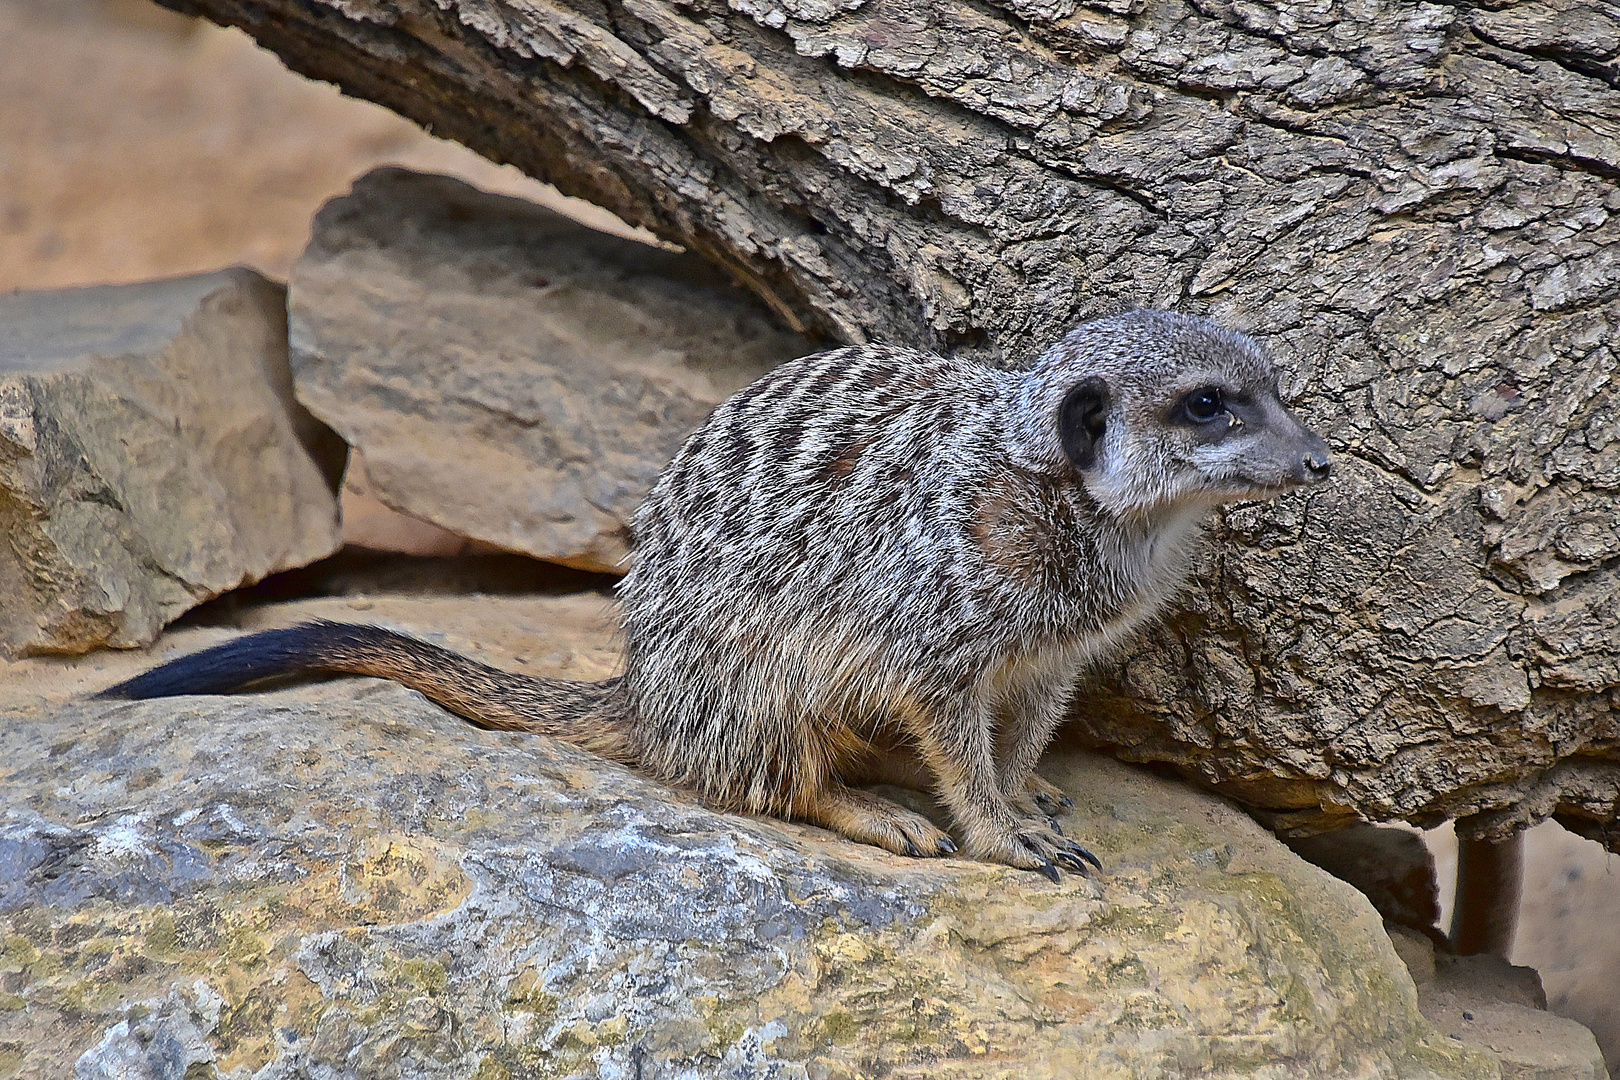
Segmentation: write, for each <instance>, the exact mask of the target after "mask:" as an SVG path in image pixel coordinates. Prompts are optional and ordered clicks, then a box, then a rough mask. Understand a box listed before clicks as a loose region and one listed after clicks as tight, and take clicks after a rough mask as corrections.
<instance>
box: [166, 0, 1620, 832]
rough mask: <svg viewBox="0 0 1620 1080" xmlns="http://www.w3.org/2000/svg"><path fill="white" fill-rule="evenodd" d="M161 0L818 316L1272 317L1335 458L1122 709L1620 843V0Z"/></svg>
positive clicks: (1230, 542)
mask: <svg viewBox="0 0 1620 1080" xmlns="http://www.w3.org/2000/svg"><path fill="white" fill-rule="evenodd" d="M166 2H169V3H170V6H173V7H176V8H178V9H181V10H185V11H191V12H200V13H203V14H206V15H208V16H210V17H212V18H215V19H217V20H220V21H224V22H230V23H235V24H238V25H241V26H244V27H245V28H246V29H247V30H248V31H249V32H250V33H252V34H254V35H255V36H256V37H257V38H258V39H259V40H260V41H261V42H263V43H264V44H265V45H267V46H269V47H270V48H272V49H274V50H276V51H277V52H279V53H280V54H281V55H282V56H283V57H284V58H286V60H287V61H288V63H289V64H291V66H293V67H294V68H295V69H297V70H299V71H302V72H304V73H306V74H310V75H313V76H316V77H319V78H324V79H331V80H333V81H336V82H338V83H340V84H341V85H343V86H344V87H345V88H346V89H347V90H348V91H349V92H351V93H354V94H357V95H360V96H363V97H367V98H371V99H373V100H376V101H380V102H382V103H384V104H387V105H389V106H391V107H393V108H395V109H397V110H399V111H401V112H403V113H405V114H406V115H409V116H411V117H413V118H415V119H417V120H419V121H421V122H423V123H424V124H428V125H431V126H432V128H433V129H434V130H435V131H437V132H438V133H440V134H443V135H447V136H450V137H453V138H456V139H459V140H461V141H463V142H466V143H468V144H469V145H471V146H473V147H474V148H476V149H479V150H481V151H483V152H484V153H486V154H489V155H490V156H492V157H495V158H498V159H500V160H503V161H510V162H512V163H514V164H516V165H518V166H519V167H520V168H523V169H524V170H526V171H527V172H530V173H532V174H534V175H536V176H540V177H543V178H545V179H548V180H552V181H554V182H555V183H557V184H558V185H559V186H561V187H562V188H563V189H564V190H566V191H569V192H571V193H574V194H579V195H583V196H586V197H588V198H590V199H593V200H595V201H597V202H599V203H601V204H603V205H605V206H608V207H609V208H611V209H613V210H615V211H616V212H618V213H619V214H621V215H623V216H624V217H626V218H627V219H629V220H631V221H633V222H636V223H639V224H644V225H646V226H648V227H649V228H651V229H653V230H655V231H656V232H658V233H660V234H661V235H663V236H665V237H667V238H668V239H670V240H674V241H678V242H679V243H681V244H684V245H686V246H687V247H689V248H690V249H692V250H694V251H696V252H698V253H700V254H703V255H705V256H708V257H710V258H712V259H714V260H716V261H718V262H720V263H722V264H724V265H725V266H727V267H729V268H731V269H732V270H733V271H734V272H735V273H736V274H737V275H738V276H739V277H740V278H741V279H743V280H744V281H745V283H747V284H748V285H749V286H750V287H751V288H753V289H754V290H755V291H756V292H758V293H759V294H760V295H761V296H763V297H765V298H766V299H767V300H768V301H769V302H771V303H772V304H773V306H774V307H775V308H776V309H777V310H778V311H780V312H781V313H783V314H784V315H785V316H786V317H788V318H789V319H790V320H791V321H794V322H795V323H796V324H797V325H799V326H802V327H803V328H805V329H807V330H808V331H810V332H812V333H816V334H820V335H823V336H825V337H828V338H834V339H840V340H847V341H854V340H865V339H881V340H886V341H894V342H903V343H907V344H913V345H924V346H935V347H938V348H941V349H949V350H957V351H961V352H967V353H971V354H975V355H980V356H983V357H985V358H986V359H989V360H991V361H993V362H998V363H1007V364H1016V363H1019V362H1022V361H1024V360H1027V359H1028V358H1029V357H1031V356H1032V354H1034V353H1035V352H1036V351H1038V350H1039V349H1040V348H1041V347H1042V346H1043V345H1044V344H1045V343H1047V342H1049V341H1051V340H1052V339H1054V338H1056V337H1057V336H1058V335H1059V334H1060V333H1062V332H1063V331H1064V330H1065V329H1066V328H1068V327H1069V326H1071V325H1072V324H1073V323H1075V322H1076V321H1078V320H1080V319H1082V318H1084V317H1086V316H1089V315H1094V314H1097V313H1100V312H1104V311H1107V310H1110V309H1113V308H1117V307H1118V306H1120V305H1123V304H1131V303H1136V304H1154V305H1165V306H1169V305H1174V306H1179V307H1182V308H1184V309H1188V310H1193V311H1201V312H1207V313H1210V314H1212V315H1214V316H1215V317H1217V318H1219V319H1222V320H1224V321H1226V322H1228V323H1230V324H1233V325H1236V326H1238V327H1241V328H1244V329H1247V330H1250V331H1252V332H1253V333H1255V334H1257V335H1258V336H1259V337H1261V338H1262V339H1263V340H1265V341H1266V342H1267V343H1268V344H1269V345H1270V347H1271V348H1272V349H1273V350H1274V352H1275V354H1276V356H1277V357H1278V359H1279V361H1280V363H1281V365H1282V366H1283V367H1284V368H1285V369H1286V371H1287V372H1288V374H1287V378H1286V380H1285V388H1286V390H1287V393H1288V395H1289V396H1290V397H1292V398H1293V399H1295V401H1296V402H1297V405H1298V407H1299V409H1300V411H1301V413H1302V414H1303V415H1304V416H1306V417H1307V418H1308V419H1309V420H1311V421H1312V422H1314V423H1315V424H1317V425H1319V427H1320V428H1321V429H1322V430H1324V431H1325V432H1326V433H1327V434H1328V436H1329V438H1330V440H1331V441H1332V443H1333V444H1334V447H1335V449H1336V450H1337V452H1338V455H1339V462H1340V466H1339V476H1338V480H1337V482H1336V483H1335V484H1334V485H1332V487H1331V490H1329V491H1326V492H1322V493H1320V494H1316V495H1313V496H1311V497H1310V499H1309V500H1308V501H1307V500H1305V499H1292V500H1284V501H1283V502H1281V503H1280V504H1278V505H1277V506H1275V507H1270V508H1259V507H1257V508H1252V509H1250V508H1245V509H1239V510H1235V511H1233V512H1231V513H1229V514H1227V515H1226V516H1225V518H1224V521H1223V524H1222V525H1221V526H1220V527H1219V528H1218V530H1217V539H1218V542H1217V543H1216V544H1215V545H1214V548H1213V554H1212V556H1211V561H1210V565H1209V567H1208V571H1207V573H1206V574H1205V575H1204V576H1203V577H1202V578H1201V579H1200V580H1201V584H1200V587H1199V588H1198V589H1196V590H1195V595H1194V596H1193V597H1192V599H1191V604H1190V614H1187V615H1185V616H1184V617H1182V618H1179V619H1178V620H1176V621H1175V622H1174V623H1173V624H1172V625H1171V626H1169V627H1168V628H1166V629H1165V630H1164V631H1162V632H1161V633H1159V634H1157V635H1156V636H1155V637H1154V639H1153V640H1152V641H1151V642H1149V643H1146V644H1145V645H1144V646H1143V647H1142V648H1141V649H1140V650H1139V652H1138V655H1136V656H1135V657H1134V658H1132V659H1131V660H1130V661H1129V662H1128V663H1126V664H1125V665H1123V667H1122V669H1121V672H1120V675H1119V677H1118V678H1116V679H1115V680H1113V682H1112V684H1111V685H1112V690H1111V691H1109V692H1108V693H1106V694H1105V695H1104V696H1105V698H1107V699H1110V700H1111V704H1108V707H1105V708H1097V707H1092V708H1088V709H1085V710H1083V712H1084V716H1083V718H1082V719H1083V720H1084V723H1085V725H1086V727H1087V730H1088V731H1089V732H1090V734H1091V737H1092V738H1093V739H1094V740H1096V741H1098V742H1101V743H1106V744H1110V745H1113V746H1115V747H1116V748H1119V749H1120V750H1121V752H1123V753H1125V754H1127V755H1130V756H1135V757H1138V758H1143V759H1157V760H1164V761H1170V762H1173V763H1176V764H1177V765H1178V766H1180V767H1181V768H1183V769H1184V770H1186V771H1187V772H1188V773H1190V774H1192V775H1195V776H1198V777H1201V778H1204V779H1206V780H1209V781H1212V782H1219V783H1222V784H1223V785H1224V786H1225V788H1226V790H1228V791H1229V792H1231V793H1233V794H1234V795H1237V796H1238V797H1240V798H1242V799H1244V800H1246V801H1247V802H1249V803H1250V804H1251V805H1253V806H1257V807H1260V808H1263V809H1268V810H1271V811H1274V812H1276V815H1277V816H1276V818H1275V820H1276V823H1277V824H1278V825H1279V826H1282V827H1289V828H1294V829H1296V830H1310V829H1317V828H1322V827H1325V826H1328V825H1331V824H1333V823H1335V822H1336V821H1342V820H1345V819H1346V818H1348V817H1351V816H1353V815H1355V814H1357V813H1359V814H1363V815H1366V816H1369V817H1372V818H1380V819H1382V818H1396V817H1406V818H1410V819H1413V820H1418V821H1430V820H1434V819H1437V818H1439V817H1441V816H1445V815H1457V816H1462V815H1475V816H1473V817H1472V818H1471V820H1470V823H1469V827H1470V828H1471V829H1473V830H1474V831H1476V832H1480V833H1485V834H1492V833H1494V834H1500V833H1502V832H1503V831H1505V830H1506V829H1507V828H1508V827H1509V826H1511V825H1512V824H1513V823H1514V822H1515V821H1519V820H1524V819H1529V818H1533V817H1536V816H1540V815H1545V814H1548V813H1552V814H1555V815H1557V816H1558V817H1559V818H1560V819H1561V820H1563V821H1564V822H1565V823H1566V824H1568V825H1570V826H1571V827H1573V828H1576V829H1577V830H1581V831H1585V832H1587V833H1589V834H1592V835H1597V836H1600V837H1603V838H1605V839H1606V840H1607V841H1608V842H1609V844H1610V846H1611V847H1620V824H1617V823H1616V816H1615V808H1616V801H1617V793H1620V723H1617V720H1616V712H1615V705H1616V702H1617V699H1620V589H1617V587H1616V584H1617V570H1620V528H1617V526H1616V521H1615V510H1614V505H1615V496H1616V492H1617V489H1620V421H1617V420H1616V412H1615V407H1614V406H1615V398H1616V396H1617V393H1616V391H1617V389H1620V377H1617V375H1616V360H1615V356H1614V354H1613V353H1612V352H1611V350H1610V347H1609V339H1610V337H1611V333H1612V331H1611V323H1612V322H1613V321H1614V319H1615V318H1616V316H1620V302H1617V293H1620V246H1617V245H1615V243H1614V241H1615V239H1616V238H1617V237H1620V222H1617V221H1616V220H1615V219H1614V218H1613V217H1612V216H1611V214H1612V212H1613V211H1615V210H1620V187H1617V185H1616V183H1615V181H1616V178H1617V177H1620V92H1617V90H1616V86H1617V84H1620V23H1617V22H1616V20H1615V18H1614V17H1613V15H1612V11H1613V9H1612V8H1610V7H1604V6H1599V5H1596V4H1593V5H1590V6H1585V5H1581V4H1579V3H1568V2H1565V0H1547V2H1524V3H1518V4H1496V3H1487V4H1483V5H1477V6H1473V5H1461V4H1431V3H1418V2H1408V0H1357V2H1355V3H1349V2H1340V0H1322V2H1320V3H1313V4H1305V3H1298V4H1295V3H1287V2H1279V0H1267V2H1255V0H1194V2H1191V3H1188V2H1183V0H1094V2H1093V3H1090V4H1087V5H1085V6H1080V5H1078V4H1077V3H1076V2H1075V0H1003V2H991V0H985V2H981V3H969V2H967V0H864V2H863V0H732V3H731V5H730V6H727V5H726V4H722V3H719V2H717V0H691V2H686V3H675V2H665V0H606V2H599V0H574V2H573V3H572V4H569V3H565V2H563V0H521V2H519V0H506V2H502V0H166ZM1091 700H1092V701H1093V702H1095V701H1096V700H1097V699H1096V698H1095V697H1093V698H1092V699H1091ZM1116 706H1117V707H1116Z"/></svg>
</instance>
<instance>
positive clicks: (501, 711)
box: [96, 620, 635, 763]
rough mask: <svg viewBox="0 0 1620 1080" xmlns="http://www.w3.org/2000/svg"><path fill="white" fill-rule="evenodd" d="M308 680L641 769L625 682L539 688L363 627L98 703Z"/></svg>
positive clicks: (190, 660)
mask: <svg viewBox="0 0 1620 1080" xmlns="http://www.w3.org/2000/svg"><path fill="white" fill-rule="evenodd" d="M307 672H333V673H341V674H350V675H372V676H376V677H378V678H383V679H392V680H393V681H395V682H397V683H400V684H401V685H403V686H407V687H409V688H410V689H412V690H417V691H420V692H421V693H422V694H424V695H425V696H427V697H428V698H429V699H430V700H432V701H434V702H436V703H438V704H439V705H442V706H443V707H444V708H446V709H449V710H450V711H451V712H453V713H455V714H456V715H458V716H461V717H464V718H465V719H467V720H471V721H472V722H473V723H475V724H478V725H479V726H481V727H488V728H497V729H500V730H503V731H531V732H536V733H538V734H542V735H552V736H556V737H557V738H561V739H564V740H566V741H568V742H571V743H575V744H577V745H579V746H583V747H585V748H586V749H588V750H591V751H593V752H595V753H598V754H601V755H602V756H603V757H608V758H612V759H614V760H616V761H624V762H632V763H633V760H634V756H635V755H634V752H633V748H632V744H631V739H630V727H629V723H628V718H627V717H626V716H624V715H623V712H622V709H621V708H620V707H619V696H618V694H617V693H616V690H617V686H618V680H617V679H610V680H608V681H606V682H594V683H591V682H569V681H566V680H562V679H536V678H531V677H530V676H527V675H518V674H515V673H513V672H510V671H502V670H500V669H499V668H492V667H490V666H488V665H487V664H480V663H478V662H477V661H476V660H469V659H468V658H467V657H465V656H462V655H460V654H458V653H453V652H450V651H449V650H448V649H441V648H439V647H438V646H437V645H429V644H428V643H427V642H425V641H418V640H417V639H416V638H413V637H409V636H407V635H405V634H399V633H395V632H394V631H392V630H384V629H383V628H382V627H380V626H363V625H359V624H355V623H335V622H326V621H324V620H323V621H319V622H310V623H304V624H303V625H301V626H292V627H288V628H287V629H285V630H266V631H263V632H262V633H258V634H249V635H248V636H246V637H242V638H237V639H236V640H235V641H228V642H226V643H225V644H223V645H216V646H214V647H213V648H211V649H204V650H202V651H201V652H197V653H192V654H191V655H190V656H182V657H180V658H179V659H178V660H171V661H169V662H168V663H167V664H162V665H160V666H158V667H155V668H153V669H152V670H150V671H146V672H143V673H141V674H140V675H137V676H135V677H134V678H133V679H128V680H126V681H124V682H121V683H119V684H118V685H116V686H111V687H108V688H107V689H106V690H103V691H101V693H99V694H97V695H96V696H97V697H99V698H122V699H129V700H143V699H146V698H159V697H174V696H176V695H179V694H222V693H226V692H228V691H231V690H236V689H238V688H240V687H243V686H246V685H248V684H250V683H255V682H259V681H261V680H264V679H271V678H276V677H278V676H285V675H297V674H301V673H307Z"/></svg>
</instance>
